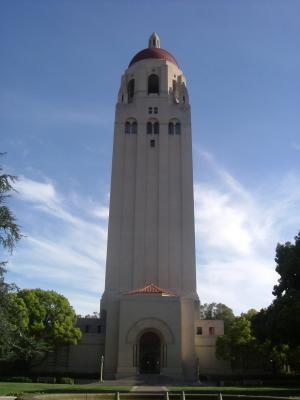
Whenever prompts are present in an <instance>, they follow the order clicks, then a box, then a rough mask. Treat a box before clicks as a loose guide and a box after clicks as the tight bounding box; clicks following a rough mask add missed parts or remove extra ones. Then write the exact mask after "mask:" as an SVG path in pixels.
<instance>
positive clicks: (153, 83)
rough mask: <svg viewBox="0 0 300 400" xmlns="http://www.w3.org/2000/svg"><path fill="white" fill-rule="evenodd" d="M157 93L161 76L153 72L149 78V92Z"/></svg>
mask: <svg viewBox="0 0 300 400" xmlns="http://www.w3.org/2000/svg"><path fill="white" fill-rule="evenodd" d="M150 93H157V94H159V77H158V76H157V75H155V74H152V75H150V76H149V78H148V94H150Z"/></svg>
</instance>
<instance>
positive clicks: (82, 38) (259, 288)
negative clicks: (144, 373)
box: [0, 0, 300, 314]
mask: <svg viewBox="0 0 300 400" xmlns="http://www.w3.org/2000/svg"><path fill="white" fill-rule="evenodd" d="M299 15H300V3H299V1H296V0H295V1H292V0H282V1H277V0H273V1H266V0H251V1H247V0H245V1H232V0H226V1H225V0H223V1H217V0H206V1H201V0H197V1H169V0H164V1H156V0H153V1H151V2H148V1H92V0H87V1H86V0H84V1H83V0H82V1H81V0H73V1H71V0H68V1H66V0H51V1H50V0H49V1H45V0H42V1H37V0H36V1H30V0H26V1H16V0H2V1H0V54H1V56H0V58H1V63H0V72H1V73H0V89H1V90H0V144H1V146H0V150H1V151H5V152H7V155H6V156H5V158H2V160H1V162H2V164H3V165H4V167H5V169H6V170H7V171H9V172H11V173H13V174H16V175H18V176H19V178H20V179H19V182H18V185H17V189H18V193H17V194H16V195H15V196H14V197H13V198H12V199H11V200H10V206H11V207H12V208H13V210H14V212H15V214H16V216H17V218H18V222H19V224H20V225H21V226H22V230H23V232H24V234H25V235H26V237H24V238H23V239H22V241H21V242H20V243H19V244H18V246H17V248H16V251H15V252H14V254H13V256H11V257H9V264H8V270H9V272H8V275H7V279H8V280H11V281H15V282H16V283H17V284H18V285H19V286H20V287H22V288H23V287H31V288H33V287H41V288H44V289H54V290H56V291H58V292H60V293H62V294H64V295H66V296H67V297H68V298H69V300H70V302H71V304H72V305H73V306H74V308H75V310H76V312H77V313H81V314H87V313H92V312H93V311H97V310H98V308H99V298H100V295H101V292H102V290H103V286H104V274H105V256H106V230H107V215H108V203H109V187H110V173H111V153H112V139H113V122H114V108H115V103H116V98H117V92H118V88H119V84H120V78H121V75H122V73H123V71H124V70H125V69H126V67H127V65H128V63H129V61H130V60H131V58H132V57H133V55H134V54H135V53H136V52H138V51H139V50H141V49H142V48H144V47H146V46H147V40H148V37H149V36H150V34H151V33H152V32H153V31H156V32H158V34H159V35H160V39H161V46H162V47H163V48H165V49H167V50H168V51H170V52H171V53H172V54H173V55H174V56H175V58H176V59H177V61H178V63H179V65H180V67H181V69H182V70H183V72H184V74H185V76H186V78H187V81H188V89H189V94H190V102H191V105H192V124H193V158H194V159H193V161H194V183H195V217H196V218H195V222H196V245H197V281H198V293H199V296H200V299H201V300H202V302H211V301H217V302H223V303H225V304H227V305H228V306H230V307H232V308H233V309H234V311H235V312H241V311H246V310H247V309H249V308H251V307H255V308H257V309H259V308H261V307H264V306H267V305H268V304H269V303H270V302H271V300H272V295H271V292H272V287H273V285H274V283H275V282H276V280H277V275H276V273H275V272H274V269H275V263H274V252H275V247H276V244H277V242H284V241H287V240H292V239H293V237H294V236H295V234H296V233H297V232H298V231H299V229H300V113H299V104H300V75H299V71H300V51H299V42H300V41H299V38H300V24H299ZM0 251H1V252H2V251H3V250H2V249H1V250H0ZM2 256H3V257H8V256H7V255H6V254H4V255H1V257H2Z"/></svg>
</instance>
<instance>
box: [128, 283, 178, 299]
mask: <svg viewBox="0 0 300 400" xmlns="http://www.w3.org/2000/svg"><path fill="white" fill-rule="evenodd" d="M126 294H128V295H130V296H132V295H141V294H156V295H160V296H176V293H174V292H170V291H169V290H166V289H162V288H160V287H159V286H156V285H154V284H153V283H151V284H150V285H147V286H145V287H143V288H140V289H135V290H131V291H130V292H127V293H126Z"/></svg>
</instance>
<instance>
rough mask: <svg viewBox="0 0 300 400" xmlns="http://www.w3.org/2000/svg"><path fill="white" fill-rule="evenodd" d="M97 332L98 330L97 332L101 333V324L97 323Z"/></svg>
mask: <svg viewBox="0 0 300 400" xmlns="http://www.w3.org/2000/svg"><path fill="white" fill-rule="evenodd" d="M97 332H98V333H101V332H102V326H101V325H98V327H97Z"/></svg>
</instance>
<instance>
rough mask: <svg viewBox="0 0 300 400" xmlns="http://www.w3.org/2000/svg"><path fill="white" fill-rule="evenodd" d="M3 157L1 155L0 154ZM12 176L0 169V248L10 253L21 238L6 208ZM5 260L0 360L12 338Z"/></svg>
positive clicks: (0, 266)
mask: <svg viewBox="0 0 300 400" xmlns="http://www.w3.org/2000/svg"><path fill="white" fill-rule="evenodd" d="M0 155H3V153H0ZM16 179H17V178H16V177H15V176H13V175H9V174H5V173H3V168H1V167H0V247H3V248H4V249H6V250H7V251H8V252H9V253H12V251H13V249H14V247H15V245H16V243H17V241H18V240H20V238H21V233H20V228H19V226H18V225H17V223H16V219H15V217H14V215H13V213H12V212H11V210H10V209H9V208H8V206H7V204H6V203H7V199H8V197H9V196H10V194H11V192H12V191H13V190H14V188H13V183H14V182H15V181H16ZM5 264H6V261H5V260H3V259H2V260H1V259H0V321H1V324H0V358H1V357H3V356H4V355H5V354H6V353H7V352H8V351H9V343H10V340H11V337H12V329H13V328H12V326H11V323H10V320H9V314H8V309H9V306H10V299H9V296H8V294H9V292H11V291H12V290H14V289H15V286H14V285H10V284H7V283H6V282H5V280H4V275H5V272H6V270H5V268H4V267H5Z"/></svg>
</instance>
